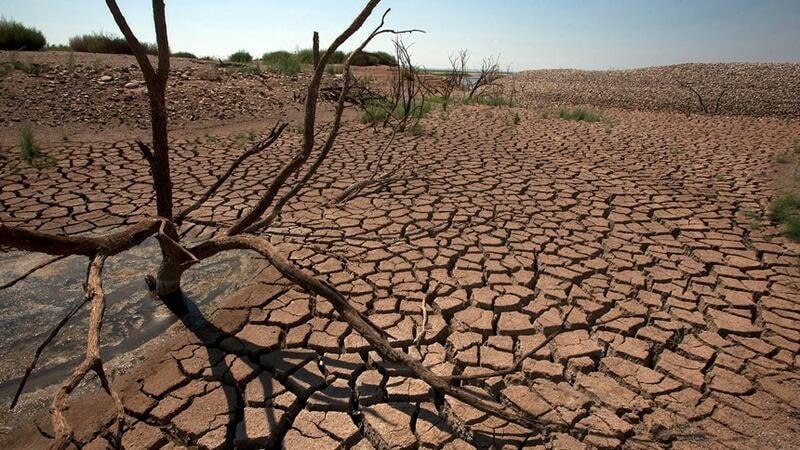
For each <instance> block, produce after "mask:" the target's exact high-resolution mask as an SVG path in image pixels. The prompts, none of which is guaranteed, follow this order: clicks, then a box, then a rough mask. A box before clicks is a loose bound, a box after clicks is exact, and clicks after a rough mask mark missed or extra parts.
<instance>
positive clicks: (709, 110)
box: [679, 83, 727, 116]
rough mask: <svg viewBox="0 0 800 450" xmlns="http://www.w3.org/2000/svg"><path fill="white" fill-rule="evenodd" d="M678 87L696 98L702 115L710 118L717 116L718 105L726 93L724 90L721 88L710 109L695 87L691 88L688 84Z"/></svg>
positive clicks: (681, 84)
mask: <svg viewBox="0 0 800 450" xmlns="http://www.w3.org/2000/svg"><path fill="white" fill-rule="evenodd" d="M679 85H680V86H681V87H683V88H686V89H688V90H690V91H691V92H692V93H693V94H694V95H695V97H697V102H698V103H699V104H700V109H701V110H702V111H703V114H710V115H712V116H715V115H717V114H719V103H720V101H721V100H722V97H723V96H724V95H725V93H726V92H727V89H726V88H722V89H721V90H720V91H719V95H717V99H716V101H715V102H714V107H713V108H712V107H711V105H706V102H705V99H704V98H703V95H702V94H700V92H699V91H698V90H697V89H695V87H694V86H692V85H691V84H690V83H679Z"/></svg>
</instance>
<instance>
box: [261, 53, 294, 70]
mask: <svg viewBox="0 0 800 450" xmlns="http://www.w3.org/2000/svg"><path fill="white" fill-rule="evenodd" d="M261 60H262V61H263V62H264V64H265V65H266V66H267V70H269V71H270V72H275V73H281V74H284V75H297V74H298V73H300V62H299V61H298V60H297V57H296V56H295V55H293V54H291V53H289V52H287V51H283V50H279V51H277V52H270V53H264V56H262V57H261Z"/></svg>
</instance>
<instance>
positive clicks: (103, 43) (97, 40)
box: [69, 33, 158, 55]
mask: <svg viewBox="0 0 800 450" xmlns="http://www.w3.org/2000/svg"><path fill="white" fill-rule="evenodd" d="M142 46H143V47H144V49H145V51H146V52H147V53H149V54H151V55H157V54H158V46H156V45H155V44H150V43H147V42H144V43H142ZM69 47H70V48H71V49H72V50H74V51H76V52H86V53H111V54H114V55H130V54H133V52H131V48H130V47H129V46H128V42H127V41H125V39H124V38H121V37H119V36H113V35H110V34H104V33H91V34H83V35H80V36H73V37H71V38H69Z"/></svg>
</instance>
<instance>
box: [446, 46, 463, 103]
mask: <svg viewBox="0 0 800 450" xmlns="http://www.w3.org/2000/svg"><path fill="white" fill-rule="evenodd" d="M448 59H449V60H450V71H449V72H448V73H447V76H446V77H445V80H444V86H443V88H442V97H443V98H444V107H445V109H447V105H448V103H450V98H451V97H452V96H453V91H455V90H456V89H457V88H461V87H463V86H464V79H465V78H466V77H467V63H468V62H469V54H468V53H467V50H466V49H460V50H458V51H457V52H456V53H455V54H452V55H450V57H449V58H448Z"/></svg>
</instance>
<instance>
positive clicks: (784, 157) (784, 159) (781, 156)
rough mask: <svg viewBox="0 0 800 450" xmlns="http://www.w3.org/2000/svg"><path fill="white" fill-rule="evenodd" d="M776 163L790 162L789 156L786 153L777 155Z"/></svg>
mask: <svg viewBox="0 0 800 450" xmlns="http://www.w3.org/2000/svg"><path fill="white" fill-rule="evenodd" d="M775 162H776V163H778V164H786V163H788V162H789V154H788V153H786V152H780V153H778V154H776V155H775Z"/></svg>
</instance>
